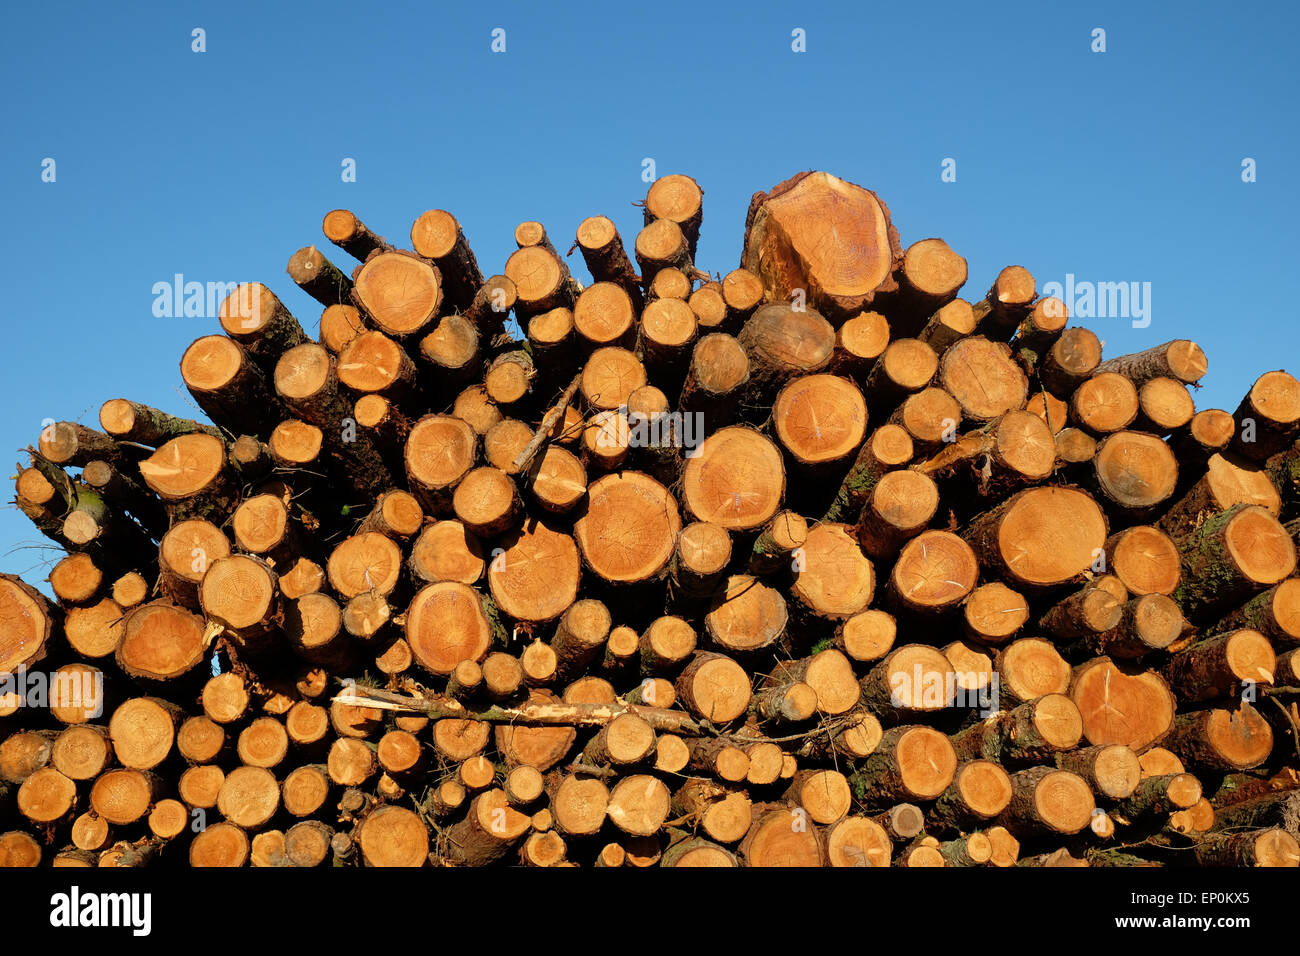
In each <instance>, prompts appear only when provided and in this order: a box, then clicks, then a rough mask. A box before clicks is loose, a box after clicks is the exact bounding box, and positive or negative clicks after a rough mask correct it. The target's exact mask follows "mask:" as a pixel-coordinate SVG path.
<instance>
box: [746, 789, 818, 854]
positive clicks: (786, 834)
mask: <svg viewBox="0 0 1300 956" xmlns="http://www.w3.org/2000/svg"><path fill="white" fill-rule="evenodd" d="M752 815H753V821H754V822H753V824H752V825H751V826H750V828H749V833H747V834H746V835H745V838H744V839H743V840H742V841H741V842H740V847H739V856H740V858H741V859H742V860H744V862H745V865H746V866H755V867H810V866H818V867H820V866H825V865H826V847H825V844H824V842H823V837H822V834H821V831H820V830H818V829H817V827H816V826H812V825H810V824H809V822H808V819H807V813H806V812H799V810H798V809H796V808H791V807H787V806H783V805H780V804H758V805H756V806H754V807H753V809H752Z"/></svg>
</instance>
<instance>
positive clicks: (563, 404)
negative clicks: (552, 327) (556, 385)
mask: <svg viewBox="0 0 1300 956" xmlns="http://www.w3.org/2000/svg"><path fill="white" fill-rule="evenodd" d="M581 382H582V373H581V372H579V373H578V374H577V375H575V376H573V381H572V382H570V383H569V387H568V388H566V389H565V390H564V394H562V395H561V396H560V400H559V401H558V402H556V403H555V404H554V405H552V406H551V409H550V411H548V412H547V413H546V414H545V415H544V416H542V423H541V424H540V425H538V426H537V432H536V434H534V435H533V437H532V438H531V439H530V440H529V442H528V444H527V445H525V446H524V450H523V451H521V452H520V453H519V456H518V457H517V458H515V460H514V461H513V462H512V463H511V465H510V472H511V474H515V475H518V474H522V473H523V472H526V471H527V470H528V466H529V465H530V464H532V461H533V458H534V457H535V456H536V455H537V450H538V449H539V448H541V447H542V444H543V443H544V442H545V441H546V436H547V435H548V434H550V431H551V429H552V428H554V427H555V423H556V422H558V421H559V420H560V419H561V418H562V417H564V413H565V411H566V410H567V409H568V407H569V403H570V402H572V401H573V396H574V394H575V393H576V392H577V391H578V385H579V384H580V383H581Z"/></svg>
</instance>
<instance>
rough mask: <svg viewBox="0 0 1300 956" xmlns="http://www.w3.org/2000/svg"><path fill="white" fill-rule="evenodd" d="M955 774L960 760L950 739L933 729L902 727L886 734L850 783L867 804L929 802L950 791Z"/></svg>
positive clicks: (854, 791) (856, 794)
mask: <svg viewBox="0 0 1300 956" xmlns="http://www.w3.org/2000/svg"><path fill="white" fill-rule="evenodd" d="M956 772H957V756H956V753H955V752H954V751H953V749H952V744H951V743H949V742H948V738H947V737H945V736H944V735H943V734H941V733H939V732H938V731H937V730H934V729H932V728H930V727H921V726H903V727H895V728H893V729H892V730H887V731H885V734H884V736H883V737H881V740H880V745H879V746H878V747H877V748H876V750H875V752H874V753H872V754H871V755H870V756H868V757H867V758H865V759H864V760H863V761H862V763H861V764H860V769H859V770H858V771H857V772H856V773H854V774H853V775H852V777H850V779H849V782H850V784H851V785H852V788H853V794H854V796H855V797H857V799H858V800H859V801H861V802H863V803H866V804H875V805H882V804H891V803H905V802H912V801H929V800H934V799H936V798H937V797H939V796H940V795H941V794H942V793H943V792H944V791H945V790H947V789H948V786H949V785H950V784H951V783H952V781H953V776H954V775H955V774H956Z"/></svg>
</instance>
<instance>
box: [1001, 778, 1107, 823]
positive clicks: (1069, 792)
mask: <svg viewBox="0 0 1300 956" xmlns="http://www.w3.org/2000/svg"><path fill="white" fill-rule="evenodd" d="M1011 786H1012V793H1011V802H1010V803H1009V804H1008V805H1007V809H1006V810H1005V811H1003V814H1002V816H1001V817H1000V821H1001V823H1002V825H1003V826H1005V827H1006V828H1007V829H1008V830H1010V831H1011V832H1012V833H1014V834H1019V835H1021V836H1056V835H1069V834H1074V833H1078V832H1079V831H1080V830H1082V829H1083V828H1084V827H1086V826H1087V825H1088V824H1089V822H1090V821H1091V819H1092V811H1093V809H1094V808H1095V807H1096V803H1095V801H1094V799H1093V795H1092V791H1091V790H1090V789H1089V788H1088V783H1087V781H1086V780H1084V779H1083V778H1082V777H1080V776H1079V775H1078V774H1076V773H1071V772H1070V771H1068V770H1057V769H1055V768H1053V767H1031V768H1030V769H1028V770H1021V771H1019V772H1017V773H1014V774H1012V775H1011Z"/></svg>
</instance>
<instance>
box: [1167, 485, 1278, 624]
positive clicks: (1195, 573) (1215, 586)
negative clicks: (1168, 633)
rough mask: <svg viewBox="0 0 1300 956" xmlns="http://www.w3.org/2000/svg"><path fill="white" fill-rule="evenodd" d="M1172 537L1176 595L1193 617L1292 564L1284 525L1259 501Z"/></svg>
mask: <svg viewBox="0 0 1300 956" xmlns="http://www.w3.org/2000/svg"><path fill="white" fill-rule="evenodd" d="M1175 541H1176V543H1177V544H1178V547H1179V550H1180V551H1181V552H1182V555H1183V568H1182V572H1183V573H1182V583H1181V584H1180V585H1179V586H1178V590H1177V591H1175V592H1174V600H1176V601H1177V602H1178V604H1179V606H1180V607H1181V608H1182V609H1183V613H1184V614H1185V615H1186V616H1187V617H1188V619H1190V620H1192V621H1194V622H1196V621H1199V620H1201V619H1203V618H1204V617H1205V616H1206V615H1207V614H1209V613H1211V612H1213V611H1214V610H1215V609H1216V608H1223V607H1225V606H1231V605H1233V604H1240V603H1241V602H1242V601H1244V600H1245V599H1246V598H1248V597H1250V596H1251V595H1252V594H1254V593H1256V592H1258V591H1262V590H1264V589H1265V588H1268V587H1271V586H1272V585H1275V584H1277V583H1279V582H1280V581H1282V579H1283V578H1286V577H1289V576H1290V575H1291V574H1292V573H1293V572H1294V571H1295V567H1296V549H1295V544H1294V543H1293V542H1292V540H1291V538H1290V536H1289V535H1288V534H1287V532H1286V529H1285V528H1283V527H1282V525H1281V524H1279V523H1278V520H1277V519H1276V518H1274V517H1273V516H1272V515H1271V514H1269V513H1268V511H1266V510H1265V509H1264V508H1261V507H1259V506H1258V505H1246V504H1240V505H1235V506H1233V507H1232V508H1229V509H1228V510H1226V511H1220V512H1218V513H1217V514H1215V515H1213V516H1212V517H1210V518H1208V519H1207V520H1205V521H1204V523H1202V524H1201V525H1200V526H1199V527H1198V528H1196V529H1195V530H1194V531H1192V532H1191V533H1190V534H1188V535H1186V536H1185V537H1183V538H1181V539H1180V538H1175Z"/></svg>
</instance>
